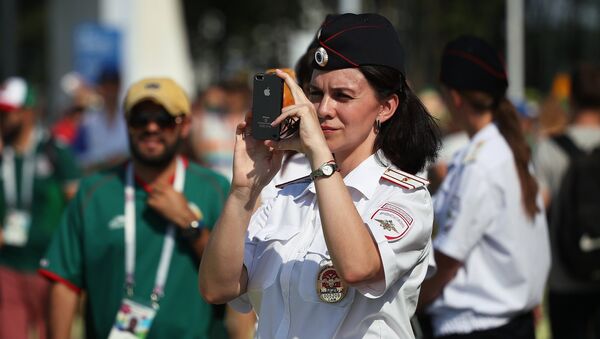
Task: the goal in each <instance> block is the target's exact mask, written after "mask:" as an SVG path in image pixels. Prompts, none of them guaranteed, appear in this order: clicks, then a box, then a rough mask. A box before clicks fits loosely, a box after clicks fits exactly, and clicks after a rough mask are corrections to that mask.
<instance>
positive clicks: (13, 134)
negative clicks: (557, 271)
mask: <svg viewBox="0 0 600 339" xmlns="http://www.w3.org/2000/svg"><path fill="white" fill-rule="evenodd" d="M22 130H23V125H18V126H13V127H12V128H10V129H7V130H5V129H3V131H2V133H0V134H2V143H3V144H5V145H12V144H13V143H14V142H15V141H16V140H17V138H18V137H19V134H21V131H22Z"/></svg>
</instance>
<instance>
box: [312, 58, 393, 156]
mask: <svg viewBox="0 0 600 339" xmlns="http://www.w3.org/2000/svg"><path fill="white" fill-rule="evenodd" d="M309 98H310V100H311V101H312V102H313V104H314V106H315V109H316V111H317V115H318V116H319V120H320V122H321V130H322V131H323V134H324V135H325V139H326V140H327V144H328V146H329V149H330V150H331V151H332V152H333V153H334V154H335V155H336V158H338V160H339V158H340V157H344V158H346V157H349V156H351V155H352V156H353V157H354V156H356V157H357V158H356V159H357V161H362V160H364V159H366V158H367V157H368V156H370V155H371V154H372V153H373V145H374V143H375V136H376V134H375V130H374V123H375V120H376V119H377V118H378V117H377V116H378V114H379V113H380V112H381V110H382V104H381V103H380V102H379V100H378V99H377V96H376V93H375V91H374V89H373V88H372V87H371V85H370V84H369V83H368V81H367V79H366V78H365V76H364V75H363V74H362V73H361V72H360V71H359V70H358V69H356V68H344V69H339V70H334V71H319V70H315V71H314V72H313V76H312V80H311V84H310V91H309Z"/></svg>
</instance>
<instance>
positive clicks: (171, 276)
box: [41, 78, 229, 338]
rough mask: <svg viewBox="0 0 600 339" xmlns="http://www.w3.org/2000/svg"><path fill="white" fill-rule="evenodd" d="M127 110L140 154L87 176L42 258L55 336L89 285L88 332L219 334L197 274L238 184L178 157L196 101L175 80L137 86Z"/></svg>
mask: <svg viewBox="0 0 600 339" xmlns="http://www.w3.org/2000/svg"><path fill="white" fill-rule="evenodd" d="M124 111H125V115H126V119H127V127H128V130H129V143H130V150H131V154H132V157H131V160H130V161H128V162H126V163H125V164H124V165H121V166H118V167H115V168H113V169H110V170H106V171H103V172H100V173H97V174H94V175H92V176H90V177H88V178H86V179H84V180H83V181H82V183H81V188H80V190H79V193H78V194H77V196H76V197H75V199H74V200H73V201H72V203H71V204H70V205H69V207H68V209H67V211H66V213H65V215H64V216H63V219H62V223H61V225H60V229H59V231H58V232H57V234H56V236H55V238H54V239H53V242H52V244H51V246H50V248H49V250H48V253H47V255H46V258H45V259H44V260H43V262H42V270H41V273H42V274H44V275H45V276H46V277H48V278H50V279H51V280H52V281H53V282H54V283H53V285H52V291H51V309H50V319H51V323H50V325H51V335H52V338H68V337H69V333H70V331H71V322H72V319H73V315H74V313H75V310H76V307H77V304H78V303H77V301H78V299H79V296H80V294H81V292H84V291H85V292H86V293H87V303H86V311H85V317H86V321H85V326H86V329H85V332H86V335H87V336H86V337H87V338H107V337H108V338H130V337H131V338H145V337H147V338H209V337H211V338H212V337H214V334H211V333H210V332H209V331H210V330H211V327H212V326H213V325H215V317H214V314H213V311H212V308H211V305H209V304H207V303H205V302H204V301H203V300H202V298H201V297H200V295H199V294H198V293H197V292H196V291H197V287H196V279H197V275H198V264H199V260H200V256H201V255H202V251H203V249H204V244H205V243H206V241H207V239H208V234H209V230H210V229H211V228H212V226H213V224H214V223H215V222H216V220H217V218H218V216H219V215H220V213H221V209H222V207H223V204H224V201H225V198H226V195H227V192H228V190H229V183H228V181H227V179H225V178H224V177H223V176H221V175H219V174H217V173H216V172H213V171H212V170H209V169H206V168H203V167H200V166H198V165H196V164H194V163H191V162H188V161H187V159H185V158H184V157H182V156H180V155H179V154H178V153H179V146H180V145H181V143H182V142H183V140H184V138H185V137H186V136H187V134H188V131H189V124H190V122H189V116H190V104H189V101H188V98H187V96H186V94H185V93H184V91H183V89H182V88H181V87H180V86H179V85H177V84H176V83H175V82H174V81H172V80H170V79H165V78H147V79H143V80H141V81H139V82H137V83H135V84H133V85H132V86H131V87H130V88H129V91H128V92H127V96H126V98H125V105H124ZM132 323H135V325H136V326H135V330H134V332H135V336H134V335H133V334H131V333H129V334H128V333H127V330H128V329H129V327H130V324H132Z"/></svg>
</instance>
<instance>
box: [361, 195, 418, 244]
mask: <svg viewBox="0 0 600 339" xmlns="http://www.w3.org/2000/svg"><path fill="white" fill-rule="evenodd" d="M371 219H372V220H374V221H376V222H377V225H379V227H381V230H382V231H383V234H384V236H385V238H386V239H387V240H388V241H390V242H393V241H397V240H400V239H402V238H403V237H404V236H405V235H406V234H407V233H408V230H409V229H410V226H411V225H412V223H413V218H412V217H411V216H410V215H409V214H408V213H406V211H405V210H403V209H402V208H400V207H399V206H397V205H394V204H391V203H386V204H383V206H381V207H379V209H377V211H375V213H373V215H372V216H371Z"/></svg>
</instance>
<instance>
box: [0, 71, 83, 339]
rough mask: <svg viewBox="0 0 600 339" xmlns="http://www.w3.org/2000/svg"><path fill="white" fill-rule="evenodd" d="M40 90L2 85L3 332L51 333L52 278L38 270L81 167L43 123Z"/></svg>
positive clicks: (11, 82) (19, 83) (16, 81)
mask: <svg viewBox="0 0 600 339" xmlns="http://www.w3.org/2000/svg"><path fill="white" fill-rule="evenodd" d="M35 108H36V99H35V91H34V90H33V88H32V86H31V84H29V83H28V82H27V81H25V80H24V79H22V78H19V77H13V78H9V79H7V80H6V81H5V82H4V83H3V84H2V85H1V86H0V134H1V135H2V143H3V144H4V147H3V149H2V159H1V162H0V163H1V166H0V167H1V168H2V172H1V173H2V174H1V177H0V185H1V186H2V189H1V191H0V338H14V339H21V338H28V332H29V331H30V330H34V329H35V333H37V337H38V338H45V337H46V318H47V306H48V291H49V287H50V286H49V284H48V282H47V281H46V280H45V279H44V278H42V277H40V276H38V275H37V274H36V270H37V268H38V265H39V261H40V258H41V257H42V256H43V255H44V252H45V251H46V248H47V246H48V242H49V241H50V238H51V237H52V234H53V232H54V230H55V229H56V227H57V226H58V223H59V220H60V216H61V213H62V211H63V208H64V207H65V206H66V203H67V200H68V199H70V198H71V197H73V196H74V195H75V192H76V191H77V180H78V179H79V175H80V173H79V169H78V168H77V165H76V162H75V158H74V156H73V154H72V153H71V152H70V151H69V149H68V148H67V147H66V146H65V145H63V144H61V143H59V142H57V141H56V140H55V139H53V138H52V137H51V136H50V133H49V132H48V131H47V130H45V129H43V128H42V127H41V126H39V125H38V116H37V111H36V109H35Z"/></svg>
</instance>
